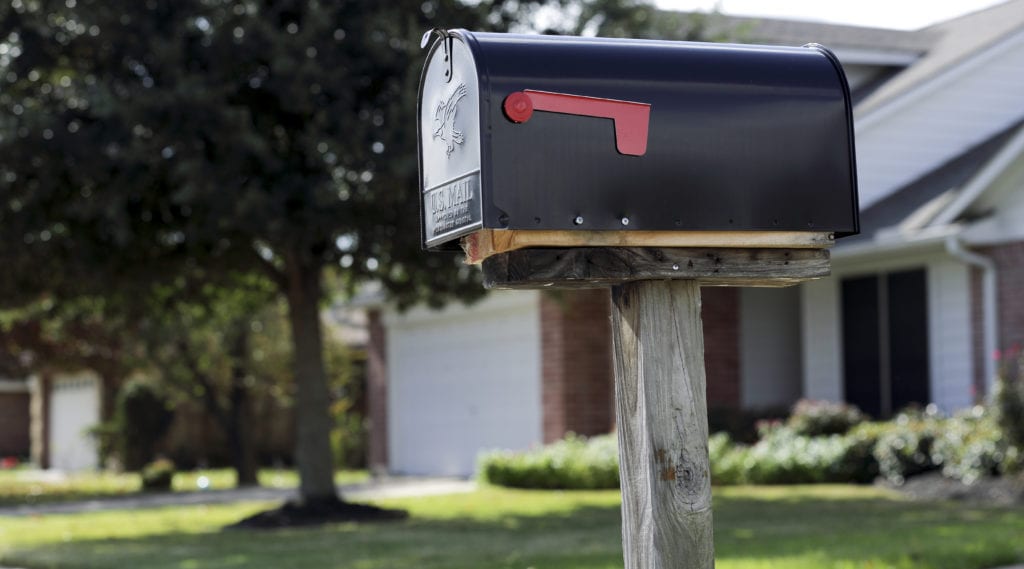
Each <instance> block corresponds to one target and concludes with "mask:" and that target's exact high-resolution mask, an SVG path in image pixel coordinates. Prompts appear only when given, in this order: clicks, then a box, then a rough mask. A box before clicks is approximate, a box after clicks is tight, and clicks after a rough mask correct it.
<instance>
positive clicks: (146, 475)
mask: <svg viewBox="0 0 1024 569" xmlns="http://www.w3.org/2000/svg"><path fill="white" fill-rule="evenodd" d="M174 471H175V467H174V463H173V462H171V461H170V460H168V459H166V458H158V459H156V460H154V461H153V462H150V463H149V464H147V465H146V466H145V467H143V469H142V489H143V490H146V491H151V492H152V491H156V492H169V491H170V490H171V482H172V481H173V480H174Z"/></svg>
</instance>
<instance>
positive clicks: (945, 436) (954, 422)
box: [932, 406, 1012, 484]
mask: <svg viewBox="0 0 1024 569" xmlns="http://www.w3.org/2000/svg"><path fill="white" fill-rule="evenodd" d="M993 415H994V414H993V413H991V412H988V411H986V409H985V408H984V407H980V406H978V407H975V408H974V409H972V410H970V411H968V412H965V413H961V414H958V415H956V416H955V417H953V418H951V419H948V420H946V421H944V423H943V427H942V429H941V431H940V434H939V436H938V438H936V440H935V443H934V445H933V446H932V460H933V462H935V463H936V464H938V465H941V467H942V474H943V476H946V477H947V478H954V479H956V480H960V481H961V482H964V483H965V484H971V483H973V482H974V481H976V480H978V479H979V478H982V477H984V476H994V475H998V474H1000V473H1001V472H1002V471H1003V470H1004V464H1005V462H1006V460H1007V457H1008V456H1012V453H1011V452H1010V445H1009V442H1008V441H1007V439H1006V438H1005V437H1004V436H1003V434H1002V432H1001V431H1000V429H999V425H998V424H997V421H996V420H995V417H994V416H993Z"/></svg>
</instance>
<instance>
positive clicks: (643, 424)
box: [612, 281, 715, 569]
mask: <svg viewBox="0 0 1024 569" xmlns="http://www.w3.org/2000/svg"><path fill="white" fill-rule="evenodd" d="M612 333H613V342H614V356H615V409H616V412H617V423H618V436H619V474H620V477H621V484H622V546H623V555H624V557H625V561H626V569H711V568H712V567H714V557H715V553H714V540H713V534H712V526H711V520H712V516H711V471H710V468H709V464H708V420H707V403H706V390H705V376H704V335H703V330H702V328H701V318H700V285H699V284H698V283H697V282H696V281H646V282H637V283H628V284H624V285H621V286H616V287H613V288H612Z"/></svg>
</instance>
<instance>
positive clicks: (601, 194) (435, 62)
mask: <svg viewBox="0 0 1024 569" xmlns="http://www.w3.org/2000/svg"><path fill="white" fill-rule="evenodd" d="M436 34H437V36H438V39H437V41H435V42H434V44H433V46H432V47H431V50H430V52H429V55H428V58H427V64H426V66H425V67H424V71H423V78H422V81H421V85H420V99H419V101H420V102H419V133H420V137H419V140H420V152H419V154H420V184H421V186H420V187H421V190H422V192H423V194H422V196H423V197H422V212H423V214H422V220H421V221H422V224H421V231H422V238H423V243H424V246H425V248H428V249H452V248H456V249H457V248H458V247H459V246H461V248H462V249H463V250H464V251H465V253H466V256H467V262H469V263H472V264H480V266H481V268H482V271H483V277H484V286H486V287H488V288H539V289H545V288H594V287H608V286H610V287H611V288H612V308H611V313H612V324H613V325H612V331H613V335H614V342H613V345H614V351H615V353H614V357H615V391H616V393H615V399H616V412H617V423H618V431H619V462H620V475H621V479H622V514H623V516H622V518H623V519H622V524H623V528H622V534H623V550H624V557H625V561H626V567H627V569H655V568H657V569H676V568H686V569H691V568H692V569H707V568H710V567H713V566H714V542H713V537H712V515H711V477H710V466H709V464H708V448H707V444H708V424H707V404H706V396H705V381H706V379H705V374H704V339H703V332H702V325H701V317H700V287H701V286H787V285H792V284H795V283H799V282H801V281H804V280H808V279H814V278H820V277H823V276H826V275H828V274H829V254H828V248H829V247H830V246H831V245H832V244H833V242H834V239H835V236H836V235H839V236H842V235H850V234H854V233H856V232H857V230H858V214H857V193H856V179H855V168H854V160H853V130H852V120H851V116H850V99H849V92H848V89H847V86H846V80H845V77H844V75H843V72H842V68H841V67H840V66H839V64H838V62H837V61H836V59H835V57H834V56H833V55H832V54H831V53H830V52H829V51H828V50H826V49H824V48H822V47H820V46H816V45H810V46H806V47H804V48H779V47H758V46H728V45H721V44H694V43H685V42H674V43H673V42H653V41H636V40H605V39H594V38H557V37H545V36H511V35H501V34H478V33H472V32H467V31H464V30H456V31H451V32H449V31H436ZM429 39H430V38H429V34H428V36H425V37H424V44H426V42H427V41H428V40H429ZM609 119H610V120H609Z"/></svg>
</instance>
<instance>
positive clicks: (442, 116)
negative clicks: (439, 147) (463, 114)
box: [434, 83, 466, 157]
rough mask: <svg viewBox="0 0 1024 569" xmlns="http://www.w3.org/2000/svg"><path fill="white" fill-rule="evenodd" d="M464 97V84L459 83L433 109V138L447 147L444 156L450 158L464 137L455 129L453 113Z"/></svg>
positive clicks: (456, 110)
mask: <svg viewBox="0 0 1024 569" xmlns="http://www.w3.org/2000/svg"><path fill="white" fill-rule="evenodd" d="M465 96H466V84H465V83H460V84H459V86H458V87H456V88H455V91H454V92H453V93H452V94H451V95H450V96H449V97H448V98H447V99H445V100H442V101H441V102H439V103H438V104H437V108H436V109H434V138H440V139H441V140H443V141H444V142H445V143H446V144H447V145H448V146H447V147H446V148H445V154H446V155H447V156H448V157H451V155H452V152H454V151H455V145H456V144H462V141H463V140H465V137H464V136H463V135H462V131H461V130H456V128H455V113H456V112H458V110H459V101H461V100H462V98H463V97H465Z"/></svg>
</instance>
